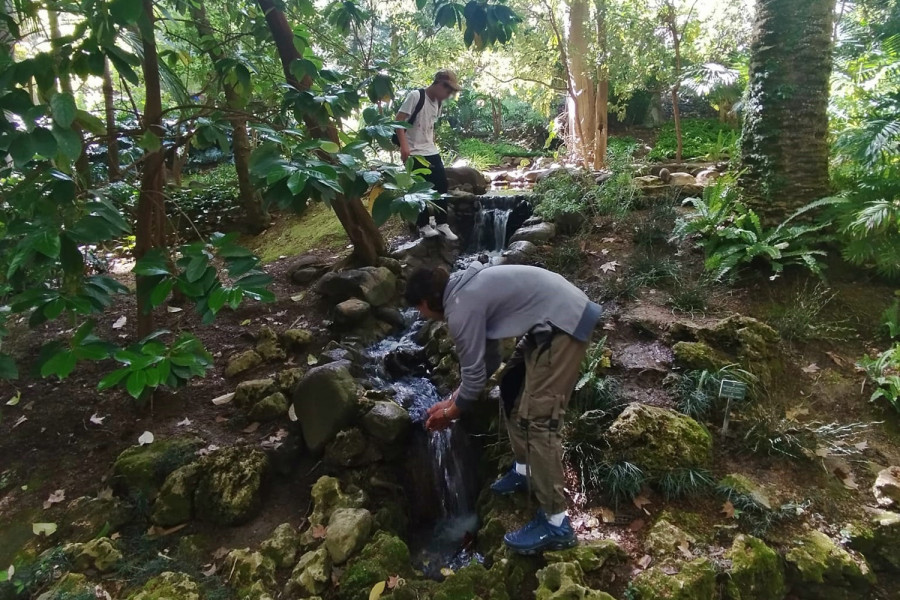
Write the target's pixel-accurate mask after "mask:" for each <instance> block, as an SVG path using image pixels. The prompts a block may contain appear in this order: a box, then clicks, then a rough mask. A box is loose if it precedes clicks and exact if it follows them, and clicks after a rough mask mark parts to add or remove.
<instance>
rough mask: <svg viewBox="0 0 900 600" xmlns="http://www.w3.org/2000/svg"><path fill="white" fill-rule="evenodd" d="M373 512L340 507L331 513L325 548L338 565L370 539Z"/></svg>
mask: <svg viewBox="0 0 900 600" xmlns="http://www.w3.org/2000/svg"><path fill="white" fill-rule="evenodd" d="M371 532H372V513H370V512H369V511H367V510H366V509H364V508H339V509H337V510H335V511H334V512H333V513H331V518H330V519H329V520H328V529H327V532H326V534H325V548H326V549H327V550H328V554H330V555H331V560H332V561H333V562H334V564H336V565H340V564H343V563H345V562H346V561H347V559H348V558H350V557H351V556H352V555H353V554H354V553H355V552H356V551H357V550H359V549H360V548H361V547H362V546H363V544H365V543H366V541H367V540H368V539H369V534H370V533H371Z"/></svg>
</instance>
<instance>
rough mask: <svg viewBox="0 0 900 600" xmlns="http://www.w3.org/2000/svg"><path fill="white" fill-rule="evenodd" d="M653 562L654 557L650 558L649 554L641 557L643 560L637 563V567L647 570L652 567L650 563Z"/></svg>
mask: <svg viewBox="0 0 900 600" xmlns="http://www.w3.org/2000/svg"><path fill="white" fill-rule="evenodd" d="M652 562H653V557H652V556H650V555H649V554H645V555H644V556H642V557H641V559H640V560H639V561H637V565H638V566H639V567H640V568H642V569H646V568H647V567H649V566H650V563H652Z"/></svg>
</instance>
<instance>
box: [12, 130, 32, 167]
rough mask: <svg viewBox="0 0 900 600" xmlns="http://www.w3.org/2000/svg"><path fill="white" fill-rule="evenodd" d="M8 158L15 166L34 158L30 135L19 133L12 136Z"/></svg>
mask: <svg viewBox="0 0 900 600" xmlns="http://www.w3.org/2000/svg"><path fill="white" fill-rule="evenodd" d="M9 155H10V158H12V159H13V163H14V164H15V165H16V166H17V167H20V168H21V167H24V166H25V165H26V164H28V162H29V161H30V160H31V159H32V158H34V147H33V146H32V138H31V136H30V135H27V134H24V133H23V134H21V135H19V136H16V137H15V138H14V141H13V143H12V145H11V146H10V148H9Z"/></svg>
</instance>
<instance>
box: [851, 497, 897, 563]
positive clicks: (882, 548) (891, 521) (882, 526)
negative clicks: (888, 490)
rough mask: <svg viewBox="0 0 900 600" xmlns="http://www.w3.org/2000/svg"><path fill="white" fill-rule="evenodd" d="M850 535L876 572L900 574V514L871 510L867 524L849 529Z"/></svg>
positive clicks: (856, 525)
mask: <svg viewBox="0 0 900 600" xmlns="http://www.w3.org/2000/svg"><path fill="white" fill-rule="evenodd" d="M848 535H849V537H850V546H851V547H852V548H853V549H854V550H858V551H859V552H861V553H862V554H863V555H864V556H865V557H866V560H867V561H869V562H870V563H871V564H872V567H873V568H875V570H877V571H892V572H895V573H896V572H900V513H895V512H891V511H887V510H879V509H875V510H871V511H869V515H868V521H867V522H865V523H860V524H853V525H852V526H851V527H848Z"/></svg>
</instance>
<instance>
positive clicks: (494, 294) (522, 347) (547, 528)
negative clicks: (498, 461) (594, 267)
mask: <svg viewBox="0 0 900 600" xmlns="http://www.w3.org/2000/svg"><path fill="white" fill-rule="evenodd" d="M406 300H407V302H408V303H409V304H410V305H412V306H415V307H416V308H417V309H418V310H419V312H420V313H421V314H422V315H423V316H424V317H426V318H429V319H440V320H446V321H447V326H448V328H449V330H450V336H451V337H452V338H453V342H454V344H455V345H456V353H457V355H458V356H459V364H460V374H461V379H462V383H461V384H460V386H459V388H458V389H457V390H456V391H454V392H453V394H452V395H451V396H450V398H449V399H448V400H445V401H443V402H439V403H437V404H435V405H434V406H432V407H431V408H430V409H429V411H428V415H429V417H428V421H427V422H426V424H425V426H426V427H427V428H428V429H429V430H432V431H436V430H441V429H445V428H447V427H449V426H450V424H451V423H452V422H453V420H454V419H456V418H458V417H459V416H460V415H461V414H462V413H463V412H465V411H466V410H468V409H469V408H470V407H471V406H472V404H473V403H474V402H475V400H476V399H477V398H478V397H479V396H480V395H481V392H482V390H483V388H484V385H485V382H486V381H487V378H488V376H489V375H490V374H491V373H493V372H494V371H495V370H496V369H497V367H498V366H499V365H500V352H499V347H500V344H499V341H500V340H501V339H504V338H511V337H518V338H521V339H520V341H519V344H518V346H517V347H516V353H515V354H514V355H513V358H511V359H510V361H509V362H508V365H510V364H513V363H515V362H517V361H518V362H519V364H520V367H524V386H520V384H515V385H514V388H513V389H514V392H513V396H515V400H514V402H510V403H509V405H507V406H505V408H506V425H507V430H508V431H509V439H510V443H511V444H512V449H513V453H514V454H515V458H516V463H515V465H514V466H513V467H512V468H511V469H510V470H509V472H507V473H506V474H505V475H503V477H501V478H500V479H498V480H497V481H495V482H494V483H493V484H492V485H491V489H492V490H493V491H494V492H495V493H497V494H501V495H507V494H513V493H516V492H525V491H527V490H528V489H529V487H530V488H531V489H532V490H533V491H534V493H535V495H536V496H537V499H538V502H539V503H540V507H541V508H540V510H539V511H538V513H537V515H536V516H535V518H534V520H532V521H531V522H530V523H528V524H527V525H525V526H524V527H522V528H521V529H519V530H518V531H511V532H509V533H507V534H506V536H505V538H504V541H505V542H506V544H507V546H509V548H510V549H512V550H514V551H516V552H520V553H523V554H533V553H537V552H541V551H543V550H547V549H558V548H569V547H571V546H574V545H575V544H576V543H577V540H576V538H575V532H574V531H573V530H572V525H571V523H570V521H569V517H568V513H567V512H566V496H565V477H564V474H563V465H562V456H563V450H562V441H561V439H560V437H559V432H560V427H561V426H562V422H563V418H564V416H565V412H566V407H567V406H568V404H569V397H570V396H571V394H572V390H573V389H574V387H575V382H576V380H577V379H578V374H579V370H580V368H581V361H582V359H583V358H584V355H585V353H586V352H587V348H588V343H589V341H590V336H591V332H592V331H593V330H594V327H595V326H596V324H597V322H598V321H599V320H600V316H601V312H602V311H601V308H600V306H599V305H597V304H595V303H594V302H591V301H590V300H589V299H588V297H587V296H586V295H585V294H584V292H582V291H581V290H579V289H578V288H577V287H575V286H574V285H572V284H571V283H569V282H568V281H566V279H565V278H563V277H562V276H561V275H558V274H556V273H553V272H551V271H547V270H544V269H540V268H538V267H530V266H523V265H495V266H485V265H483V264H481V263H479V262H474V263H472V264H471V265H469V268H468V269H466V270H465V271H458V272H456V273H454V274H452V275H450V274H448V273H447V271H446V270H445V269H443V268H431V269H430V268H421V269H418V270H416V271H415V272H414V273H413V274H412V275H411V276H410V277H409V279H408V281H407V285H406ZM506 383H507V376H504V381H503V383H501V390H503V388H504V387H506V386H505V384H506ZM516 392H518V393H516ZM504 404H505V405H506V404H507V402H506V398H504Z"/></svg>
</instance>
